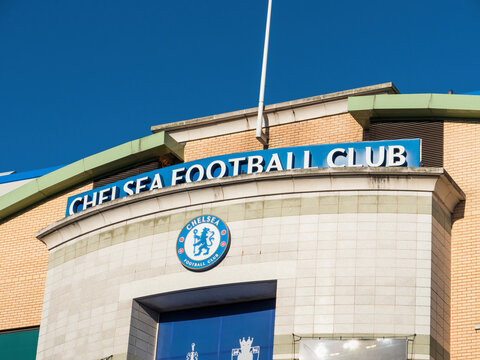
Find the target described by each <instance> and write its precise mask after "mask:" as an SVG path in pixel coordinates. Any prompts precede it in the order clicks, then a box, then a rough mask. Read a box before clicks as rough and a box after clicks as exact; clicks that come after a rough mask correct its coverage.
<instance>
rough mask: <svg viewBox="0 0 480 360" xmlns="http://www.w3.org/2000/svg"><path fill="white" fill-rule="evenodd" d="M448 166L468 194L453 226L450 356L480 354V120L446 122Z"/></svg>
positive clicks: (466, 358) (461, 359)
mask: <svg viewBox="0 0 480 360" xmlns="http://www.w3.org/2000/svg"><path fill="white" fill-rule="evenodd" d="M444 135H445V140H444V141H445V151H444V164H445V169H446V170H447V171H448V173H449V174H450V175H451V176H452V178H453V179H454V180H455V181H456V183H457V184H458V185H459V186H460V188H461V189H462V190H463V191H464V192H465V194H466V199H467V200H466V201H465V203H464V204H459V206H457V209H456V211H455V214H454V216H455V217H456V218H457V220H456V221H455V222H454V224H453V227H452V274H451V276H452V284H451V291H452V293H451V313H452V315H451V326H452V328H451V359H454V360H474V359H475V360H476V359H478V358H479V356H480V333H475V330H474V325H475V324H480V185H479V181H480V164H479V161H480V123H478V122H475V121H446V122H445V126H444Z"/></svg>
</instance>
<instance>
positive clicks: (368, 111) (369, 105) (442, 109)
mask: <svg viewBox="0 0 480 360" xmlns="http://www.w3.org/2000/svg"><path fill="white" fill-rule="evenodd" d="M348 111H349V112H350V114H352V116H353V117H354V118H355V119H356V120H357V121H358V122H359V123H360V125H362V126H363V127H364V128H368V126H369V124H370V118H376V117H388V118H401V117H446V118H463V119H468V118H477V119H480V96H478V95H453V94H382V95H369V96H351V97H349V98H348Z"/></svg>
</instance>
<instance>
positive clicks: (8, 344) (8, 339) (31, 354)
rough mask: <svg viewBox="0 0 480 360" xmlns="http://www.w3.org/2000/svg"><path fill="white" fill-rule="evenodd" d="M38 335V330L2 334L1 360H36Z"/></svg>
mask: <svg viewBox="0 0 480 360" xmlns="http://www.w3.org/2000/svg"><path fill="white" fill-rule="evenodd" d="M38 334H39V330H38V329H33V330H24V331H15V332H8V333H1V334H0V354H1V358H2V359H22V360H29V359H31V360H35V357H36V355H37V343H38Z"/></svg>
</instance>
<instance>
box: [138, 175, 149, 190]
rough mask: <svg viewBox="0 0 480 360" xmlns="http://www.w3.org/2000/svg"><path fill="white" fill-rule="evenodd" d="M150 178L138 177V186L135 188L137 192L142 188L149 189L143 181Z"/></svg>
mask: <svg viewBox="0 0 480 360" xmlns="http://www.w3.org/2000/svg"><path fill="white" fill-rule="evenodd" d="M147 180H150V178H149V177H148V176H145V177H143V178H140V179H137V188H136V190H135V194H140V193H141V192H142V190H144V189H145V190H146V189H147V184H142V183H143V182H145V181H147Z"/></svg>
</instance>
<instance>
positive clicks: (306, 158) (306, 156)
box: [303, 150, 317, 169]
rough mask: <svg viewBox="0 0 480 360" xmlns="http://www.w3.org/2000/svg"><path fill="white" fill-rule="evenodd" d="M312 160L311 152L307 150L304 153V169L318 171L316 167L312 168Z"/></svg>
mask: <svg viewBox="0 0 480 360" xmlns="http://www.w3.org/2000/svg"><path fill="white" fill-rule="evenodd" d="M310 164H311V158H310V151H308V150H306V151H304V152H303V168H304V169H316V168H317V167H316V166H313V167H312V166H310Z"/></svg>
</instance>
